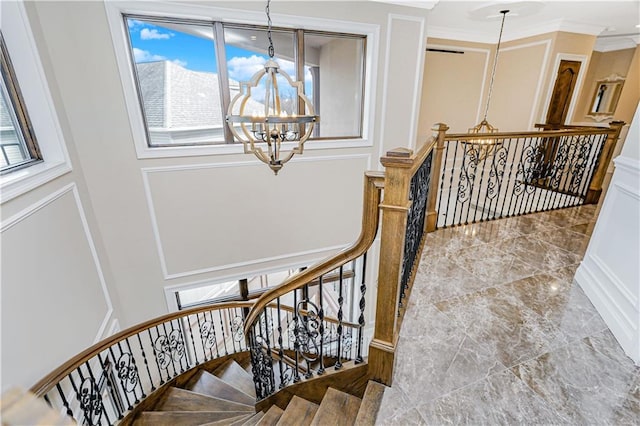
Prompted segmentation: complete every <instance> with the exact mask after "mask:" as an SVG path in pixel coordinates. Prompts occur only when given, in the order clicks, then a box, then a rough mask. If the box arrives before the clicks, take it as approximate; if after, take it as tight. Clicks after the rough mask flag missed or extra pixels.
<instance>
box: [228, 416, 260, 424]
mask: <svg viewBox="0 0 640 426" xmlns="http://www.w3.org/2000/svg"><path fill="white" fill-rule="evenodd" d="M253 416H255V413H253V414H250V415H248V416H243V417H242V418H240V419H238V420H236V421H234V422H233V423H231V424H230V425H229V426H240V425H243V424H244V422H246V421H247V420H249V419H250V418H251V417H253Z"/></svg>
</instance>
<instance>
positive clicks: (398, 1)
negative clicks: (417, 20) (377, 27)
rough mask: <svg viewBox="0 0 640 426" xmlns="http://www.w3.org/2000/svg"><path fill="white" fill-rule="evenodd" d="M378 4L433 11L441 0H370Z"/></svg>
mask: <svg viewBox="0 0 640 426" xmlns="http://www.w3.org/2000/svg"><path fill="white" fill-rule="evenodd" d="M369 1H375V2H378V3H387V4H395V5H397V6H408V7H417V8H419V9H427V10H431V9H433V8H434V6H435V5H436V4H438V2H439V1H440V0H369Z"/></svg>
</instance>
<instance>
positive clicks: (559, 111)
mask: <svg viewBox="0 0 640 426" xmlns="http://www.w3.org/2000/svg"><path fill="white" fill-rule="evenodd" d="M581 64H582V63H581V62H579V61H564V60H562V61H560V66H559V67H558V74H557V75H556V83H555V85H554V86H553V94H552V95H551V101H550V102H549V111H548V112H547V123H546V124H550V125H562V124H565V123H564V122H565V120H566V119H567V112H568V111H569V105H570V104H571V96H572V95H573V90H574V89H575V87H576V81H577V80H578V72H580V65H581Z"/></svg>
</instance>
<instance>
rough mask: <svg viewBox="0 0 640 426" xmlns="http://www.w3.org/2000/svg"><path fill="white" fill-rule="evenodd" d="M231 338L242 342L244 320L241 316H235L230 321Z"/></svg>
mask: <svg viewBox="0 0 640 426" xmlns="http://www.w3.org/2000/svg"><path fill="white" fill-rule="evenodd" d="M231 336H232V338H233V340H234V341H236V342H242V341H244V320H243V319H242V317H241V316H236V317H234V318H233V319H232V320H231Z"/></svg>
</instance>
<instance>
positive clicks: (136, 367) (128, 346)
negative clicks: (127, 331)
mask: <svg viewBox="0 0 640 426" xmlns="http://www.w3.org/2000/svg"><path fill="white" fill-rule="evenodd" d="M124 341H125V343H126V344H127V348H128V349H129V353H130V354H131V362H132V363H133V368H134V371H135V381H136V383H137V384H138V387H139V388H140V392H141V397H142V398H146V397H147V395H146V394H145V393H144V389H143V388H142V381H141V380H140V371H139V370H138V364H137V363H136V357H135V356H134V355H133V351H132V350H131V344H130V342H129V338H128V337H127V338H126V339H124ZM132 375H133V373H131V376H130V377H131V380H133V377H132ZM134 389H135V387H134ZM134 395H135V396H136V404H138V403H139V402H140V401H139V399H138V396H137V394H136V393H135V392H134Z"/></svg>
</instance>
